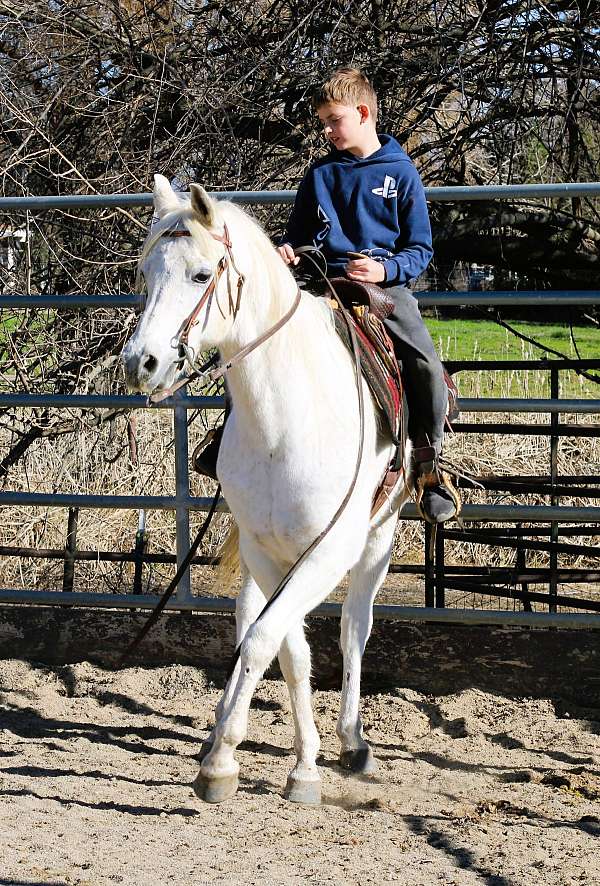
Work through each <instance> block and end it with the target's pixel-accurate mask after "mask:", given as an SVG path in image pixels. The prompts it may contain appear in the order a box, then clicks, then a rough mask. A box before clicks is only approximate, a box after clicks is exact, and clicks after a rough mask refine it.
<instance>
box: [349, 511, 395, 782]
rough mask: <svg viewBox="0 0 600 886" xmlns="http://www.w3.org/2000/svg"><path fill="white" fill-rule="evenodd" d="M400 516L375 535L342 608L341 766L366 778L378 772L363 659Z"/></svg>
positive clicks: (375, 531) (370, 536)
mask: <svg viewBox="0 0 600 886" xmlns="http://www.w3.org/2000/svg"><path fill="white" fill-rule="evenodd" d="M396 521H397V516H396V515H395V514H391V515H390V517H389V519H388V520H386V521H385V523H383V524H382V525H381V526H379V527H378V528H377V529H374V530H372V531H371V534H370V535H369V538H368V539H367V544H366V546H365V550H364V553H363V556H362V557H361V559H360V561H359V562H358V563H357V565H356V566H355V567H354V569H352V571H351V572H350V582H349V587H348V594H347V596H346V600H345V601H344V605H343V607H342V624H341V631H340V646H341V649H342V655H343V657H344V678H343V683H342V697H341V704H340V716H339V719H338V723H337V729H336V731H337V734H338V737H339V739H340V742H341V750H340V764H341V765H342V766H343V767H344V768H345V769H350V770H351V771H352V772H358V773H363V774H365V775H367V774H370V773H372V772H374V771H375V769H376V763H375V760H374V759H373V752H372V751H371V748H370V746H369V744H368V743H367V742H366V741H365V739H364V737H363V731H362V723H361V719H360V711H359V708H360V677H361V665H362V657H363V654H364V651H365V646H366V645H367V640H368V639H369V634H370V633H371V626H372V624H373V601H374V599H375V596H376V594H377V591H378V590H379V588H380V587H381V585H382V584H383V581H384V579H385V576H386V574H387V570H388V565H389V561H390V554H391V550H392V544H393V541H394V528H395V526H396Z"/></svg>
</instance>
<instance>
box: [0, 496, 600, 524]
mask: <svg viewBox="0 0 600 886" xmlns="http://www.w3.org/2000/svg"><path fill="white" fill-rule="evenodd" d="M211 504H212V498H205V497H200V496H197V497H193V496H188V497H182V498H179V497H176V496H172V495H81V494H77V493H73V494H69V493H56V492H0V505H30V506H31V507H46V508H57V507H62V508H65V507H76V508H89V509H96V508H98V509H110V508H121V509H123V510H127V509H129V510H136V511H138V510H162V511H165V510H166V511H169V510H171V511H172V510H176V509H177V508H179V507H181V506H182V505H185V507H187V508H189V509H190V510H192V511H208V509H209V508H210V506H211ZM217 510H218V511H221V512H227V510H228V509H227V504H226V502H225V500H224V499H221V500H220V502H219V504H218V505H217ZM461 516H462V518H463V520H465V521H467V522H471V521H483V522H487V521H493V522H498V523H504V522H514V521H515V520H517V521H523V522H526V523H548V522H552V521H553V520H560V521H564V522H568V523H595V522H600V508H597V507H568V506H560V505H556V506H547V505H465V506H464V507H463V509H462V511H461ZM400 517H401V519H402V520H420V519H421V517H420V516H419V515H418V513H417V510H416V508H415V506H414V504H412V502H408V503H407V504H405V505H404V507H403V508H402V511H401V513H400Z"/></svg>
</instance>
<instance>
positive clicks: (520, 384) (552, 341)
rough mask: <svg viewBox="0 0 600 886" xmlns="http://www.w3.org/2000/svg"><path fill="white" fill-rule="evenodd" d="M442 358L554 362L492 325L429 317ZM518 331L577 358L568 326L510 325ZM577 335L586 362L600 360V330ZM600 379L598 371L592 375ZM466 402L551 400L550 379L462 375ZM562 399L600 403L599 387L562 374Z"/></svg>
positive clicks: (580, 329) (507, 373)
mask: <svg viewBox="0 0 600 886" xmlns="http://www.w3.org/2000/svg"><path fill="white" fill-rule="evenodd" d="M425 322H426V324H427V328H428V329H429V332H430V333H431V337H432V338H433V341H434V344H435V346H436V349H437V351H438V354H440V356H441V357H442V359H443V360H539V359H541V358H542V357H551V356H552V355H548V354H546V353H545V352H544V351H543V350H541V349H539V348H536V347H535V346H534V345H532V344H529V343H528V342H525V341H523V340H522V339H520V338H518V337H517V336H515V335H513V334H512V333H510V332H509V331H508V330H506V329H503V328H502V327H501V326H499V325H498V324H497V323H494V322H493V321H489V320H470V319H464V320H462V319H452V320H440V319H436V318H433V317H426V318H425ZM510 325H511V326H513V327H514V328H515V329H516V330H518V331H519V332H521V333H523V334H524V335H527V336H529V338H532V339H535V340H536V341H539V342H540V343H542V344H545V345H547V346H548V347H550V348H553V349H554V350H557V351H560V352H561V353H562V354H565V356H567V357H569V358H573V359H575V358H576V357H577V354H576V352H575V348H574V347H573V343H572V341H571V337H570V330H569V327H568V326H567V325H562V324H558V323H547V324H546V323H525V322H522V321H511V322H510ZM573 334H574V338H575V341H576V343H577V348H578V349H579V354H580V356H581V357H582V358H584V359H585V358H596V359H600V330H599V329H597V328H596V327H594V326H592V325H590V326H576V327H574V328H573ZM593 374H595V375H597V376H598V377H599V378H600V370H596V371H594V373H593ZM457 378H458V380H459V387H460V391H461V394H462V396H465V397H467V396H479V397H549V396H550V386H549V380H550V373H548V372H545V371H544V370H541V369H532V370H502V371H494V372H489V371H486V372H482V371H480V372H461V373H459V375H458V376H457ZM560 379H561V396H562V397H574V398H600V385H599V384H596V383H594V382H593V381H589V380H587V379H585V378H582V376H580V375H577V374H576V373H574V372H570V371H565V372H561V374H560Z"/></svg>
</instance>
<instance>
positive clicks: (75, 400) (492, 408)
mask: <svg viewBox="0 0 600 886" xmlns="http://www.w3.org/2000/svg"><path fill="white" fill-rule="evenodd" d="M224 405H225V400H224V398H223V397H182V398H180V399H178V400H176V401H175V400H173V399H169V398H167V399H165V400H162V401H161V402H160V403H149V402H148V398H147V397H145V396H143V395H140V394H112V395H111V394H25V393H23V394H3V393H0V407H11V406H28V407H30V408H38V407H42V406H53V407H54V408H60V409H64V408H73V409H144V408H145V407H148V406H150V407H151V408H152V409H173V408H174V407H175V406H183V407H185V408H186V409H223V408H224ZM458 407H459V409H460V410H461V412H511V413H514V412H517V413H519V412H532V413H550V414H554V413H561V412H564V413H569V414H585V415H587V414H589V415H593V414H595V413H600V400H535V399H531V400H527V399H520V398H511V397H477V398H470V397H459V399H458Z"/></svg>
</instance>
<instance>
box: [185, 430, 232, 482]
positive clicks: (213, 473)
mask: <svg viewBox="0 0 600 886" xmlns="http://www.w3.org/2000/svg"><path fill="white" fill-rule="evenodd" d="M224 427H225V425H220V426H219V427H218V428H213V429H212V430H211V431H209V432H208V434H207V435H206V437H204V439H203V440H201V441H200V443H198V445H197V446H196V448H195V449H194V452H193V453H192V467H193V469H194V470H195V471H197V472H198V473H199V474H204V476H205V477H210V478H211V479H212V480H216V479H217V458H218V457H219V447H220V445H221V437H222V436H223V428H224Z"/></svg>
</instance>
